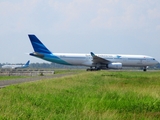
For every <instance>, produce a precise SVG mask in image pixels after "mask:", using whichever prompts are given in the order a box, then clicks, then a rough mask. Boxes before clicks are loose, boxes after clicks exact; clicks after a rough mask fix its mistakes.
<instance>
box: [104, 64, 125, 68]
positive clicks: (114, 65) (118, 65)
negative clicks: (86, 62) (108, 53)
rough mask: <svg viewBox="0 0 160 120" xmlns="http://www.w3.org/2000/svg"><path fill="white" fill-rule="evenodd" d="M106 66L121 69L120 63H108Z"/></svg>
mask: <svg viewBox="0 0 160 120" xmlns="http://www.w3.org/2000/svg"><path fill="white" fill-rule="evenodd" d="M107 67H108V68H111V69H122V63H110V64H108V65H107Z"/></svg>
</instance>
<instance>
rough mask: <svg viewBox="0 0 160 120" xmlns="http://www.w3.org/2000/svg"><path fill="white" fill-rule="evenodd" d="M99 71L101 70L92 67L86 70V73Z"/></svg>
mask: <svg viewBox="0 0 160 120" xmlns="http://www.w3.org/2000/svg"><path fill="white" fill-rule="evenodd" d="M98 70H100V68H97V67H95V68H92V67H90V68H88V69H86V71H98Z"/></svg>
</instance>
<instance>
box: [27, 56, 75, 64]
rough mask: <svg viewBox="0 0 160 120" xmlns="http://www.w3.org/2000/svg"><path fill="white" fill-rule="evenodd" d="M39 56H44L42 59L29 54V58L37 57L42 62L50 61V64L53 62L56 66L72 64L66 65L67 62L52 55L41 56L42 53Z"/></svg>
mask: <svg viewBox="0 0 160 120" xmlns="http://www.w3.org/2000/svg"><path fill="white" fill-rule="evenodd" d="M40 54H42V55H44V57H43V58H42V57H38V56H36V55H34V54H32V53H31V54H30V55H31V56H35V57H38V58H41V59H43V60H47V61H50V62H55V63H58V64H64V65H72V64H70V63H68V62H66V61H64V60H62V59H60V58H59V57H57V56H55V55H53V54H43V53H40Z"/></svg>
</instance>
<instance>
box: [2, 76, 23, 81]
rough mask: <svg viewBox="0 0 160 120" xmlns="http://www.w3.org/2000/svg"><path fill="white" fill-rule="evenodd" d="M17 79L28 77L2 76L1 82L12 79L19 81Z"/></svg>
mask: <svg viewBox="0 0 160 120" xmlns="http://www.w3.org/2000/svg"><path fill="white" fill-rule="evenodd" d="M17 78H26V76H0V81H1V80H12V79H17Z"/></svg>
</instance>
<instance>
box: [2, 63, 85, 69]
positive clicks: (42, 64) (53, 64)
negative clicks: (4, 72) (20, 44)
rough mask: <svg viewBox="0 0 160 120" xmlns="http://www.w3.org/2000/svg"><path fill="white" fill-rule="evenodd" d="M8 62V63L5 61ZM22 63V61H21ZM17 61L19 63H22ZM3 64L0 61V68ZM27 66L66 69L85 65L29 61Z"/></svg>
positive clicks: (79, 67)
mask: <svg viewBox="0 0 160 120" xmlns="http://www.w3.org/2000/svg"><path fill="white" fill-rule="evenodd" d="M7 64H10V63H7ZM23 64H24V63H23ZM23 64H22V63H19V65H23ZM3 65H5V63H0V68H1V67H2V66H3ZM29 68H51V69H52V68H62V69H63V68H66V69H72V68H73V69H84V68H86V67H83V66H70V65H61V64H57V63H30V64H29Z"/></svg>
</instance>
